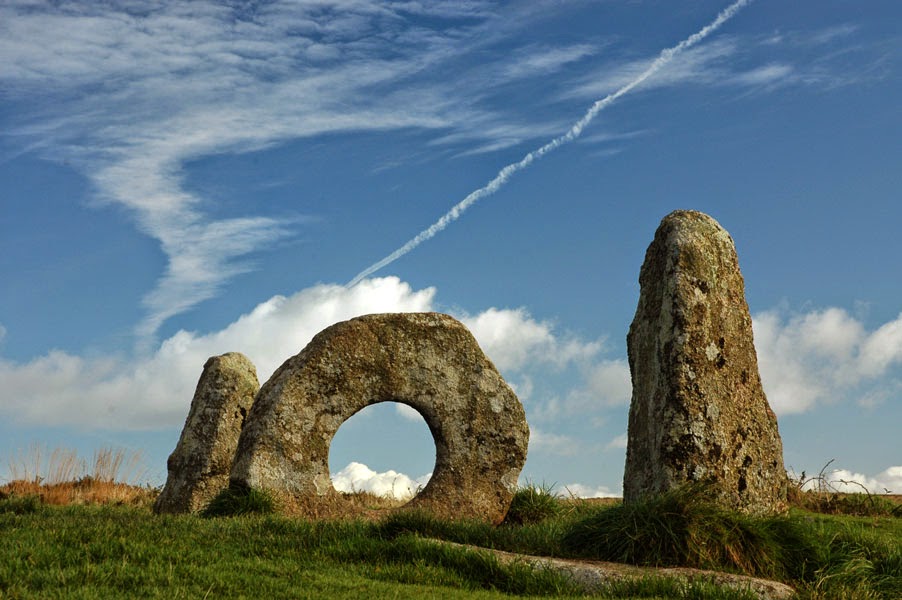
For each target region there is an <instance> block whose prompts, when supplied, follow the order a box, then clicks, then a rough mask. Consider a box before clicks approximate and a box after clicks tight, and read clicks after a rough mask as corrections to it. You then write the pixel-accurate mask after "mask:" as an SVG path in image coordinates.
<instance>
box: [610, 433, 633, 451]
mask: <svg viewBox="0 0 902 600" xmlns="http://www.w3.org/2000/svg"><path fill="white" fill-rule="evenodd" d="M628 442H629V434H628V433H623V434H621V435H618V436H617V437H615V438H614V439H612V440H611V441H610V442H608V443H607V445H606V446H605V449H606V450H625V449H626V446H627V443H628Z"/></svg>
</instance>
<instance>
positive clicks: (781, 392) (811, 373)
mask: <svg viewBox="0 0 902 600" xmlns="http://www.w3.org/2000/svg"><path fill="white" fill-rule="evenodd" d="M753 328H754V335H755V348H756V350H757V353H758V366H759V369H760V371H761V380H762V384H763V385H764V391H765V393H766V394H767V397H768V400H769V401H770V404H771V406H772V407H773V409H774V411H775V412H776V413H777V414H792V413H801V412H806V411H808V410H811V409H812V408H814V406H816V405H817V404H818V403H821V402H831V401H833V402H835V401H838V400H841V399H843V398H849V397H851V398H854V399H857V400H858V401H859V403H861V404H863V405H869V404H870V405H873V404H875V403H877V402H879V401H880V399H882V398H885V397H886V393H887V390H891V389H897V388H898V385H899V380H900V375H902V374H900V373H898V371H897V370H896V369H898V367H899V366H900V365H902V314H900V315H899V317H897V318H896V319H895V320H893V321H890V322H889V323H885V324H884V325H882V326H881V327H879V328H878V329H876V330H875V331H873V332H868V331H867V330H866V328H865V327H864V325H863V324H862V323H861V322H860V321H859V320H857V319H855V318H854V317H852V316H851V315H849V314H848V313H847V312H846V311H845V310H843V309H839V308H827V309H823V310H814V311H811V312H808V313H805V314H791V315H785V314H783V312H781V311H778V310H772V311H765V312H761V313H758V314H756V315H755V316H754V318H753ZM894 382H895V383H894ZM875 385H876V386H878V387H877V388H876V389H873V388H872V387H869V386H875Z"/></svg>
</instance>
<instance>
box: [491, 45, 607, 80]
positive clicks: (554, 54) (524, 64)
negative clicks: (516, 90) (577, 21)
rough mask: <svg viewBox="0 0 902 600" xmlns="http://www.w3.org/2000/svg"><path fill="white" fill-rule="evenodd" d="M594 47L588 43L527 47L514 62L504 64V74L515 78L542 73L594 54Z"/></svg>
mask: <svg viewBox="0 0 902 600" xmlns="http://www.w3.org/2000/svg"><path fill="white" fill-rule="evenodd" d="M595 51H596V49H595V48H594V47H593V46H590V45H588V44H576V45H574V46H568V47H563V48H529V49H527V50H526V51H523V52H522V53H517V54H518V55H517V56H516V57H515V60H514V62H512V63H510V64H508V65H506V66H505V67H504V69H503V71H504V74H505V75H506V76H507V77H509V78H511V79H516V78H519V77H524V76H535V75H544V74H546V73H549V72H552V71H556V70H558V69H560V68H561V67H562V66H564V65H566V64H568V63H571V62H575V61H578V60H580V59H582V58H585V57H586V56H590V55H592V54H594V53H595Z"/></svg>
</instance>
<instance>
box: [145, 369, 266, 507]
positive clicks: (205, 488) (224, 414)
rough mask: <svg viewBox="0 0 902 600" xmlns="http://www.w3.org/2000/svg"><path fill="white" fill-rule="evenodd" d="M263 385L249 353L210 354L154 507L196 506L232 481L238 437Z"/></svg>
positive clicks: (203, 503)
mask: <svg viewBox="0 0 902 600" xmlns="http://www.w3.org/2000/svg"><path fill="white" fill-rule="evenodd" d="M259 389H260V384H259V383H258V382H257V370H256V369H255V368H254V365H253V363H251V361H250V360H248V358H247V357H246V356H244V355H243V354H239V353H237V352H230V353H228V354H223V355H222V356H214V357H212V358H210V359H209V360H207V363H206V364H205V365H204V371H203V373H202V374H201V376H200V380H199V381H198V382H197V390H196V391H195V392H194V399H193V400H192V401H191V410H190V411H189V412H188V418H187V420H186V421H185V427H184V429H182V435H181V437H180V438H179V443H178V445H177V446H176V447H175V450H174V451H173V452H172V454H171V455H170V456H169V460H168V461H167V467H168V470H169V475H168V477H167V478H166V485H165V486H164V487H163V491H162V492H161V493H160V495H159V497H157V501H156V502H155V503H154V506H153V509H154V512H156V513H187V512H196V511H198V510H201V509H202V508H203V507H204V506H205V505H206V504H207V503H208V502H209V501H210V500H212V499H213V497H214V496H216V494H218V493H219V492H220V491H222V490H223V489H225V488H226V487H228V484H229V473H230V471H231V467H232V460H233V459H234V457H235V449H236V448H237V447H238V437H239V435H240V434H241V428H242V426H243V425H244V420H245V417H246V416H247V414H248V411H249V410H250V408H251V405H252V404H253V402H254V396H255V395H256V394H257V391H258V390H259Z"/></svg>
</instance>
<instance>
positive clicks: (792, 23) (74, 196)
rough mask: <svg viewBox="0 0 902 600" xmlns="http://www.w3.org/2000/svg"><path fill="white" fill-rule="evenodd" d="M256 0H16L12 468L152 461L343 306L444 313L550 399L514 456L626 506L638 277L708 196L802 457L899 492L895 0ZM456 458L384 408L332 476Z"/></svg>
mask: <svg viewBox="0 0 902 600" xmlns="http://www.w3.org/2000/svg"><path fill="white" fill-rule="evenodd" d="M249 6H251V7H250V8H247V7H246V6H244V7H242V8H237V7H229V6H227V5H225V4H222V3H217V2H205V1H197V2H192V3H182V2H166V1H161V2H142V1H138V0H136V1H129V2H114V3H105V4H98V3H89V2H62V3H48V2H16V1H13V2H5V3H3V5H2V6H0V207H2V210H0V280H2V282H3V284H2V287H0V455H5V456H12V455H14V454H15V453H16V452H17V451H18V450H20V449H22V448H25V447H28V446H29V445H30V444H32V443H39V444H46V445H47V446H49V447H50V448H53V447H57V446H64V447H72V448H75V449H78V450H80V451H82V452H84V453H86V454H90V452H91V451H92V450H93V449H95V448H98V447H103V446H109V445H114V446H122V447H126V448H130V449H134V450H141V451H143V454H144V460H145V463H146V466H147V475H146V477H147V478H148V479H150V480H152V481H154V482H157V483H160V482H162V480H163V479H165V459H166V456H167V455H168V453H169V452H170V451H171V450H172V449H173V448H174V446H175V443H176V441H177V439H178V435H179V432H180V430H181V426H182V424H183V423H184V419H185V416H186V415H187V411H188V406H189V404H190V400H191V395H192V393H193V390H194V386H195V384H196V382H197V377H198V376H199V374H200V371H201V369H202V366H203V363H204V361H205V359H206V358H207V357H208V356H211V355H214V354H220V353H223V352H227V351H239V352H243V353H245V354H247V355H248V356H249V357H250V358H251V359H252V360H253V361H254V362H255V364H256V365H257V368H258V372H259V374H260V376H261V380H265V379H266V378H268V376H269V374H270V373H271V372H272V370H274V369H275V368H276V367H277V366H278V365H279V364H281V362H282V361H284V360H285V359H286V358H288V357H289V356H291V355H293V354H295V353H297V352H298V351H300V350H301V349H302V348H303V346H304V345H305V344H306V343H307V341H308V340H309V339H310V338H311V337H312V335H314V334H315V333H316V332H318V331H319V330H321V329H322V328H324V327H326V326H327V325H329V324H331V323H332V322H335V321H338V320H343V319H346V318H350V317H352V316H355V315H357V314H364V313H370V312H387V311H397V310H439V311H442V312H448V313H450V314H452V315H454V316H456V317H458V318H460V319H461V320H463V321H464V322H465V323H466V324H467V325H468V326H469V327H470V328H471V330H472V331H473V332H474V334H475V335H476V337H477V339H478V340H479V342H480V344H481V345H482V347H483V349H484V350H485V351H486V353H487V354H488V355H489V357H490V358H492V360H493V361H494V362H495V363H496V365H497V366H498V367H499V369H500V370H501V371H502V373H503V374H504V375H505V377H506V378H507V380H508V381H509V382H510V383H511V384H512V386H513V387H514V388H515V389H516V391H517V393H518V395H519V396H520V398H521V400H522V402H523V404H524V406H525V407H526V411H527V417H528V419H529V422H530V427H531V430H532V438H531V443H530V451H529V459H528V461H527V465H526V468H525V470H524V474H523V476H524V479H529V480H531V481H536V482H546V483H556V484H557V486H558V488H559V489H563V488H564V487H567V488H568V489H570V490H571V491H574V492H575V493H580V494H589V495H591V494H600V493H613V494H617V493H619V491H620V488H621V478H622V473H623V463H624V452H625V450H624V447H625V433H626V422H627V412H628V404H629V395H630V383H629V371H628V368H627V365H626V344H625V336H626V332H627V329H628V327H629V323H630V321H631V320H632V317H633V313H634V311H635V307H636V302H637V300H638V291H639V290H638V281H637V280H638V274H639V268H640V266H641V264H642V260H643V257H644V252H645V248H646V247H647V246H648V244H649V243H650V242H651V239H652V236H653V233H654V230H655V228H656V227H657V225H658V222H659V221H660V219H661V218H662V217H663V216H664V215H666V214H667V213H669V212H670V211H672V210H674V209H677V208H689V209H696V210H701V211H704V212H707V213H709V214H711V215H712V216H714V217H715V218H716V219H717V220H718V221H719V222H720V223H721V224H722V225H723V226H724V227H725V228H726V229H727V230H728V231H729V232H730V233H731V234H732V236H733V238H734V240H735V242H736V245H737V249H738V252H739V258H740V265H741V267H742V269H743V273H744V276H745V280H746V294H747V298H748V302H749V306H750V309H751V312H752V316H753V320H754V324H755V336H756V347H757V349H758V354H759V362H760V366H761V371H762V378H763V381H764V386H765V390H766V392H767V394H768V398H769V400H770V402H771V405H772V406H773V408H774V410H775V411H776V412H777V415H778V417H779V423H780V430H781V433H782V436H783V443H784V450H785V459H786V464H787V465H788V466H789V467H792V468H793V469H794V470H795V471H797V472H800V471H802V470H806V471H807V472H808V473H812V472H817V471H818V470H819V469H820V468H821V467H822V466H824V464H825V463H827V461H829V460H831V459H835V462H834V463H833V464H832V465H831V468H837V469H840V471H839V472H837V473H836V475H835V478H836V479H849V478H851V477H853V476H854V478H856V479H857V480H858V481H862V482H864V483H867V485H869V486H870V487H871V488H872V489H874V490H875V491H880V490H881V489H882V488H890V489H894V490H895V491H896V492H899V491H902V441H900V440H902V435H900V423H902V402H900V400H902V277H900V270H899V266H898V263H899V258H900V257H902V236H900V235H899V223H902V208H900V203H899V201H898V200H899V191H898V190H899V189H902V168H900V158H902V150H900V144H899V140H900V139H902V117H900V112H899V106H900V99H902V79H900V68H899V59H900V51H902V36H900V33H899V31H898V27H897V24H898V23H899V22H902V5H899V3H898V2H895V1H891V0H885V1H884V0H869V1H867V2H860V1H851V0H818V1H814V0H800V1H798V2H792V3H785V2H775V1H773V0H756V1H754V2H739V3H736V5H731V4H730V3H728V2H724V1H713V0H710V1H709V0H703V1H695V2H669V1H668V2H665V1H663V0H647V1H627V0H609V1H597V2H581V1H565V2H557V1H555V2H551V1H547V2H546V1H535V2H517V3H497V2H489V1H485V2H484V1H480V0H473V1H468V2H451V1H445V2H441V1H427V0H423V1H420V2H413V1H397V2H370V1H366V0H320V1H316V2H298V3H295V2H259V3H254V4H253V5H249ZM730 6H733V10H734V12H735V14H733V13H732V12H731V13H730V14H729V15H727V17H728V18H722V19H721V21H722V22H717V26H716V27H715V28H713V29H710V30H707V31H706V30H705V29H704V28H706V26H709V25H710V24H712V23H715V22H716V21H715V19H717V17H718V15H724V13H722V12H721V11H724V10H725V9H728V7H730ZM700 31H706V36H705V37H704V39H700V40H698V41H697V43H695V44H694V45H693V46H692V47H690V48H686V49H685V50H684V51H681V52H680V53H679V54H678V55H676V56H674V57H673V58H672V60H669V61H666V62H665V63H662V64H660V65H658V66H659V67H660V68H657V67H655V68H656V69H657V70H655V72H654V73H651V74H650V75H649V76H648V78H647V79H644V80H643V81H642V82H641V83H640V84H638V85H636V86H635V87H629V89H628V93H624V94H622V95H618V97H617V98H616V99H615V100H614V101H613V102H610V103H609V104H606V105H605V106H604V107H603V109H602V110H600V111H599V112H598V113H597V115H595V116H594V119H593V120H592V121H591V123H588V125H587V126H586V127H585V129H584V130H582V132H581V135H580V136H579V137H577V138H575V139H573V140H572V141H568V142H567V143H564V144H562V145H561V146H560V147H558V148H557V149H555V150H554V151H553V152H549V153H548V154H546V155H545V156H543V157H542V158H540V159H538V160H536V161H534V162H532V163H531V164H529V165H528V166H527V167H526V168H524V169H522V170H520V171H519V172H517V173H514V174H513V175H512V176H511V177H510V178H509V180H507V182H506V183H505V184H504V185H502V186H500V188H499V189H498V190H497V191H496V192H495V193H494V194H492V195H489V196H486V197H484V198H482V199H480V200H479V201H478V202H476V203H475V204H473V205H472V206H471V207H469V209H468V210H467V211H466V212H464V213H463V214H461V215H460V217H459V219H457V220H456V221H454V222H452V223H450V224H449V225H448V226H447V228H446V229H444V230H443V231H441V232H439V233H438V234H437V235H436V236H435V237H433V238H431V239H428V240H427V241H425V242H423V243H422V244H421V245H419V246H418V247H416V248H415V249H413V250H412V251H411V252H409V253H408V254H406V255H404V256H403V257H401V258H399V259H398V260H396V261H394V262H392V263H391V264H389V265H387V266H386V267H384V268H382V269H380V270H378V271H376V272H374V273H372V274H370V275H369V276H368V277H366V278H365V279H364V280H363V281H362V282H361V283H360V284H359V285H357V286H354V287H352V288H348V287H345V284H347V283H348V282H349V281H351V280H352V279H353V278H354V277H355V276H356V275H357V274H359V273H361V272H363V271H364V270H365V269H366V268H367V267H368V266H370V265H372V264H374V263H376V262H377V261H379V260H380V259H382V258H383V257H385V256H387V255H389V254H390V253H392V252H393V251H394V250H396V249H398V248H400V247H402V246H403V245H404V244H405V243H406V242H407V241H408V240H410V239H412V238H413V237H414V236H416V235H417V234H418V233H419V232H421V231H423V230H425V229H426V228H428V227H429V226H430V225H431V224H433V223H435V222H436V221H437V220H438V219H439V218H440V217H442V215H444V214H445V213H446V212H447V211H448V210H450V209H451V208H452V207H453V206H454V205H456V204H457V203H458V202H460V201H461V200H463V199H464V198H466V197H467V196H468V194H471V193H472V192H473V191H475V190H478V189H479V188H481V187H482V186H484V185H486V184H487V183H489V182H490V181H491V180H492V179H493V178H494V177H496V175H497V174H498V173H499V171H500V170H501V169H502V168H504V167H505V166H506V165H509V164H513V163H517V162H518V161H520V160H521V159H523V158H524V156H527V155H528V153H529V152H531V151H534V150H536V149H538V148H541V147H543V146H544V145H545V144H547V143H548V142H549V141H551V140H553V139H555V138H558V137H559V136H562V135H564V134H566V132H567V131H568V130H570V128H571V127H572V126H573V125H574V123H577V122H578V121H579V119H581V118H582V117H583V116H584V115H585V114H586V111H587V110H589V108H590V107H591V106H592V105H593V103H595V102H596V101H599V100H601V99H603V98H605V97H607V96H609V95H612V94H615V95H617V94H618V90H623V88H624V86H631V85H632V82H635V81H636V80H637V78H641V77H642V76H643V73H645V72H646V71H647V70H648V69H649V68H650V67H652V65H654V64H655V63H654V61H655V59H656V58H658V57H659V56H661V55H660V53H661V52H662V51H663V50H665V49H667V48H673V47H676V46H677V44H679V43H680V42H681V41H682V40H685V39H687V38H689V37H690V36H692V35H693V34H695V33H697V32H700ZM433 460H434V447H433V446H432V442H431V439H430V438H429V433H428V430H427V429H426V426H425V424H424V423H423V422H422V421H421V420H419V417H417V416H416V415H410V414H409V412H406V411H404V410H403V409H398V408H397V407H396V406H395V405H381V406H378V407H374V408H371V409H368V410H366V411H364V412H363V413H361V414H360V415H358V416H357V417H355V418H354V419H352V420H351V421H349V422H348V423H347V424H346V425H345V426H343V427H342V429H341V430H340V431H339V434H338V436H337V438H336V440H335V443H334V444H333V449H332V459H331V464H332V469H333V472H335V473H337V472H338V471H340V470H343V469H345V467H346V466H347V465H349V464H350V463H352V462H357V463H362V464H363V465H366V466H367V467H368V468H369V470H364V469H362V468H359V467H354V468H352V469H350V470H344V471H342V472H343V473H344V474H345V475H347V476H348V477H350V475H351V474H353V473H358V474H359V473H376V474H377V475H373V476H369V475H367V477H370V478H371V479H373V480H374V481H375V480H377V479H379V475H378V473H385V472H388V471H389V470H390V469H393V470H395V471H397V472H400V473H403V474H405V475H406V476H409V477H410V478H411V479H412V480H413V479H418V478H421V477H422V476H423V475H425V474H427V473H428V472H429V471H430V470H431V466H432V461H433ZM4 467H5V465H2V464H0V478H2V477H4V475H3V469H4ZM383 479H384V477H383Z"/></svg>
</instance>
